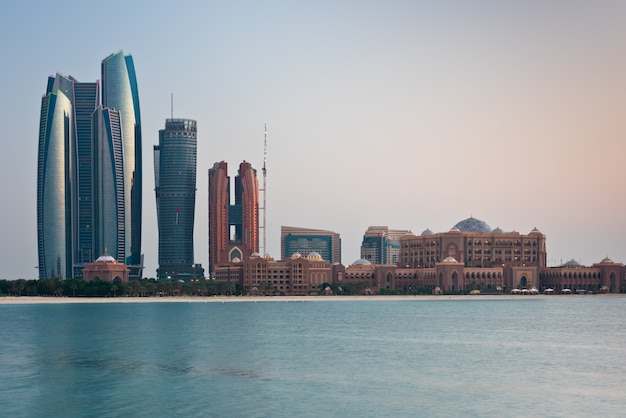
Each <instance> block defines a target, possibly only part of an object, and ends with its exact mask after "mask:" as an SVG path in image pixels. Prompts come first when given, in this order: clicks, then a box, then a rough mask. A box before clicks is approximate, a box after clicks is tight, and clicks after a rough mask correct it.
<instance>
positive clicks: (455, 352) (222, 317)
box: [0, 296, 626, 417]
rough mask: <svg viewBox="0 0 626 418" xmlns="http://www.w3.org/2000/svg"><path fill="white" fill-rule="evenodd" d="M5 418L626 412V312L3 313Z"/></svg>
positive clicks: (152, 309)
mask: <svg viewBox="0 0 626 418" xmlns="http://www.w3.org/2000/svg"><path fill="white" fill-rule="evenodd" d="M0 318H1V321H0V377H1V379H0V416H7V417H32V416H50V417H94V416H102V417H117V416H125V417H129V416H133V417H143V416H145V417H155V416H156V417H170V416H189V417H194V416H197V417H224V416H233V417H291V416H299V417H306V416H310V417H318V416H329V417H332V416H335V417H337V416H342V417H347V416H373V417H383V416H384V417H397V416H424V417H452V416H463V417H472V416H474V417H506V416H509V417H537V416H549V417H572V416H616V417H617V416H623V415H624V413H625V412H624V411H626V388H625V386H626V344H625V343H626V297H605V296H589V297H560V296H556V297H543V296H540V297H536V298H531V299H509V298H507V299H503V300H487V299H481V298H480V297H478V298H475V299H469V300H454V299H453V300H446V299H445V298H442V299H437V300H425V299H420V298H415V299H409V300H402V301H388V300H384V299H383V300H380V299H376V300H364V301H363V300H356V301H307V302H284V301H278V302H262V303H253V302H239V303H184V302H183V303H120V304H116V303H114V304H59V305H46V304H41V305H0Z"/></svg>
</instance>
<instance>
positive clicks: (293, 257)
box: [291, 252, 302, 259]
mask: <svg viewBox="0 0 626 418" xmlns="http://www.w3.org/2000/svg"><path fill="white" fill-rule="evenodd" d="M291 258H292V259H296V258H302V254H300V253H297V252H296V253H293V254H292V255H291Z"/></svg>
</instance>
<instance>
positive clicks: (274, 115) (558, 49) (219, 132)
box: [0, 0, 626, 279]
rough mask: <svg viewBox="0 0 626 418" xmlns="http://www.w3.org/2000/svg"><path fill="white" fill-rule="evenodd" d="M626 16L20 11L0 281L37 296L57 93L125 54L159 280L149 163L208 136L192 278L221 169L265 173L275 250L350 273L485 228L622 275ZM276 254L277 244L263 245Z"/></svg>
mask: <svg viewBox="0 0 626 418" xmlns="http://www.w3.org/2000/svg"><path fill="white" fill-rule="evenodd" d="M625 21H626V2H625V1H622V0H596V1H593V2H591V1H578V0H542V1H535V0H530V1H501V0H493V1H487V0H476V1H466V0H461V1H453V0H442V1H418V0H413V1H401V0H387V1H369V0H359V1H356V0H354V1H350V0H333V1H328V0H317V1H298V2H292V1H261V0H259V1H236V0H235V1H218V2H212V1H204V0H199V1H185V0H182V1H178V2H171V1H170V2H162V1H133V2H127V1H119V0H111V1H108V2H106V4H104V3H98V2H88V1H84V0H81V1H68V0H59V1H55V2H49V1H21V2H17V1H13V2H3V3H2V5H0V53H1V55H0V56H2V65H0V76H1V79H2V80H4V82H3V83H2V87H3V91H4V94H3V97H4V100H0V123H1V126H2V135H1V141H2V151H1V153H0V185H1V187H2V189H1V190H2V196H3V197H4V201H3V202H2V205H0V278H6V279H17V278H26V279H31V278H37V270H36V266H37V229H36V212H37V210H36V176H37V143H38V129H39V112H40V106H41V97H42V96H43V94H44V93H45V88H46V82H47V77H48V76H51V75H54V74H56V73H57V72H58V73H61V74H64V75H71V76H73V77H75V78H76V79H77V80H79V81H84V82H90V81H95V80H97V79H100V77H101V75H100V63H101V61H102V59H104V58H105V57H107V56H108V55H109V54H111V53H114V52H118V51H120V50H123V51H124V53H125V54H131V55H132V56H133V59H134V62H135V69H136V73H137V79H138V86H139V97H140V107H141V119H142V134H143V140H142V141H143V143H142V145H143V167H144V171H143V190H144V196H143V224H142V228H143V242H142V252H143V253H144V254H145V267H146V268H145V270H144V276H145V277H155V275H156V273H155V271H156V268H157V240H158V231H157V223H156V204H155V198H154V171H153V156H152V149H153V145H156V144H157V143H158V131H159V129H163V128H164V125H165V119H166V118H169V117H170V115H171V111H172V109H171V101H170V97H171V95H172V94H173V95H174V106H173V114H174V117H178V118H189V119H195V120H197V122H198V167H197V195H196V222H195V232H194V245H195V258H196V262H197V263H201V264H203V266H204V267H205V268H206V266H207V265H208V221H207V217H208V204H207V199H208V191H207V188H208V169H209V168H210V167H212V166H213V164H214V163H215V162H218V161H226V162H228V164H229V174H230V175H231V177H232V178H234V176H235V175H236V172H237V168H238V166H239V163H240V162H242V161H244V160H245V161H249V162H250V163H252V165H253V167H255V168H256V169H257V170H258V174H259V179H260V182H261V184H262V176H261V168H262V166H263V139H264V126H265V125H266V124H267V144H268V149H267V195H266V198H267V212H266V217H267V225H266V232H267V238H266V239H267V249H265V252H267V253H269V254H270V255H272V256H274V257H275V258H276V259H279V258H280V227H281V225H285V226H298V227H304V228H316V229H329V230H332V231H335V232H338V233H339V234H340V235H341V239H342V262H343V264H351V263H352V262H354V261H355V260H357V259H358V258H360V245H361V240H362V237H363V234H364V232H365V230H366V229H367V228H368V226H372V225H387V226H389V227H390V228H393V229H408V230H411V231H412V232H414V233H416V234H420V233H421V232H422V231H423V230H425V229H427V228H429V229H431V230H432V231H434V232H445V231H448V230H449V229H450V228H452V227H453V226H454V225H455V224H456V223H457V222H458V221H460V220H463V219H465V218H468V217H470V216H474V217H475V218H478V219H482V220H484V221H485V222H487V223H488V224H489V225H490V226H491V227H492V228H495V227H500V228H501V229H503V230H505V231H513V230H515V231H518V232H520V233H528V232H530V231H531V230H532V229H533V228H535V227H537V228H538V229H539V230H540V231H542V232H543V233H544V234H545V235H546V236H547V251H548V264H549V265H558V264H560V263H562V262H565V261H568V260H570V259H575V260H577V261H579V262H581V263H582V264H585V265H591V264H593V263H596V262H599V261H600V260H601V259H603V258H604V257H607V256H608V257H610V258H611V259H612V260H613V261H616V262H622V263H624V262H626V239H624V235H625V233H626V217H625V216H624V215H625V214H626V197H625V196H624V191H625V188H626V166H625V165H624V156H625V155H626V153H625V151H626V117H625V112H626V25H625V24H624V22H625ZM261 245H262V244H261Z"/></svg>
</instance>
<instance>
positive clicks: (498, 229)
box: [491, 227, 504, 234]
mask: <svg viewBox="0 0 626 418" xmlns="http://www.w3.org/2000/svg"><path fill="white" fill-rule="evenodd" d="M491 232H493V233H494V234H503V233H504V231H502V229H500V227H496V229H494V230H493V231H491Z"/></svg>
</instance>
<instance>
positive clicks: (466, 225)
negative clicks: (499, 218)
mask: <svg viewBox="0 0 626 418" xmlns="http://www.w3.org/2000/svg"><path fill="white" fill-rule="evenodd" d="M454 228H457V229H458V230H459V231H461V232H491V227H490V226H489V225H488V224H487V222H485V221H481V220H480V219H476V218H474V217H473V216H470V217H469V218H467V219H464V220H462V221H461V222H459V223H457V224H456V225H454Z"/></svg>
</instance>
